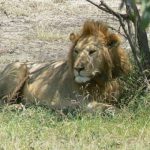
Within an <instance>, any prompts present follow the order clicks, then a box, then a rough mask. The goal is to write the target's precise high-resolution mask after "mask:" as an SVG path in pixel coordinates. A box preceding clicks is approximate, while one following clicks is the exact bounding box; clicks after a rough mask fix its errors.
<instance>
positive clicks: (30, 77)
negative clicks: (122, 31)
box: [0, 20, 131, 110]
mask: <svg viewBox="0 0 150 150" xmlns="http://www.w3.org/2000/svg"><path fill="white" fill-rule="evenodd" d="M70 40H71V42H72V46H71V48H70V51H69V53H68V56H67V59H66V60H62V61H56V62H48V63H41V64H35V63H20V62H14V63H12V64H9V65H8V66H7V67H6V68H5V69H4V70H3V71H2V72H1V74H0V99H1V103H14V102H15V103H19V102H21V103H24V104H26V105H28V104H29V105H30V104H39V105H45V106H48V107H49V108H51V109H55V110H57V109H64V108H76V107H77V106H82V105H84V106H85V105H86V106H87V107H89V108H93V109H96V108H98V109H99V108H103V107H105V108H106V107H107V108H108V107H111V106H114V105H115V104H116V103H117V100H118V98H119V96H120V94H121V86H120V82H119V77H120V75H127V74H128V73H129V72H130V70H131V64H130V62H129V56H128V54H127V52H126V51H125V50H124V49H123V48H121V46H120V45H121V40H120V36H119V35H118V34H116V33H113V32H112V31H110V30H109V28H108V26H107V25H106V24H104V23H103V22H101V21H93V20H88V21H86V22H85V23H84V25H83V28H82V30H81V31H80V32H79V33H71V34H70Z"/></svg>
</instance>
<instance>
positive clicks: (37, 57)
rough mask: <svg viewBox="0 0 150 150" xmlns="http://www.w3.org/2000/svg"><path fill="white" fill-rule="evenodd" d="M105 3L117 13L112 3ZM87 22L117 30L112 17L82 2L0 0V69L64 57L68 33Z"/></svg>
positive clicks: (66, 0) (67, 45)
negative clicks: (91, 21)
mask: <svg viewBox="0 0 150 150" xmlns="http://www.w3.org/2000/svg"><path fill="white" fill-rule="evenodd" d="M97 2H99V1H98V0H97ZM107 3H109V4H110V5H111V6H112V7H113V8H114V9H116V10H117V8H118V5H119V3H118V2H116V0H109V1H108V2H107ZM87 19H95V20H103V21H104V22H109V24H110V25H111V26H114V27H115V28H118V23H117V22H116V21H115V20H114V18H112V17H111V16H108V15H106V14H105V13H103V12H102V11H100V10H98V9H97V8H96V7H94V6H92V5H91V4H89V3H88V2H86V1H85V0H11V1H9V0H1V2H0V66H5V64H7V63H10V62H13V61H16V60H19V61H35V62H37V61H48V60H49V59H54V60H57V59H63V58H65V57H66V53H67V52H68V50H69V47H70V45H71V43H70V41H69V39H68V36H69V34H70V33H71V32H74V31H79V30H80V27H81V26H82V24H83V22H84V21H85V20H87Z"/></svg>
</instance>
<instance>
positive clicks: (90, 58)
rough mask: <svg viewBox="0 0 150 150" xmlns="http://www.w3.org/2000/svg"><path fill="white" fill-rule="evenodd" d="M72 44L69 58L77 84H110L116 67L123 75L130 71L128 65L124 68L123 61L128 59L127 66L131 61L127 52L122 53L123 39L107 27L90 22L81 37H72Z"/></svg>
mask: <svg viewBox="0 0 150 150" xmlns="http://www.w3.org/2000/svg"><path fill="white" fill-rule="evenodd" d="M70 40H71V41H72V42H73V47H72V49H71V53H70V55H71V56H69V57H71V63H72V69H73V74H74V79H75V81H76V82H77V83H86V82H89V81H91V80H94V79H95V78H97V77H99V79H102V80H109V79H111V78H113V71H114V70H115V69H116V68H117V67H118V68H117V70H119V69H120V71H121V70H125V69H126V70H125V72H126V71H127V70H129V69H128V68H127V65H126V66H125V65H124V64H121V61H122V60H121V59H126V60H125V63H127V62H128V61H127V60H128V59H127V57H126V54H125V52H124V50H122V49H120V37H119V36H118V35H117V34H114V33H112V32H110V31H109V30H108V27H107V26H106V25H105V24H104V23H102V22H95V21H87V22H85V24H84V27H83V30H82V32H81V33H79V34H74V33H71V34H70ZM122 51H123V52H122ZM120 52H121V53H120ZM120 55H121V56H120ZM115 57H116V59H118V60H117V62H115ZM123 61H124V60H123ZM121 65H122V66H121ZM123 65H124V66H123ZM128 67H129V66H128ZM118 74H119V73H118Z"/></svg>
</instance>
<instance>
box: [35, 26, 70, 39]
mask: <svg viewBox="0 0 150 150" xmlns="http://www.w3.org/2000/svg"><path fill="white" fill-rule="evenodd" d="M35 33H36V35H35V38H37V39H39V40H41V41H57V40H67V38H68V37H67V36H66V35H64V34H62V33H60V32H59V31H57V30H54V29H52V28H50V27H46V26H45V25H41V26H38V27H36V29H35Z"/></svg>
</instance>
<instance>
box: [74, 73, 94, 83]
mask: <svg viewBox="0 0 150 150" xmlns="http://www.w3.org/2000/svg"><path fill="white" fill-rule="evenodd" d="M90 80H91V78H90V77H83V76H80V75H79V76H75V81H76V82H77V83H86V82H88V81H90Z"/></svg>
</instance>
